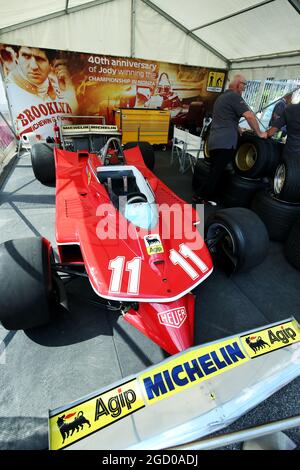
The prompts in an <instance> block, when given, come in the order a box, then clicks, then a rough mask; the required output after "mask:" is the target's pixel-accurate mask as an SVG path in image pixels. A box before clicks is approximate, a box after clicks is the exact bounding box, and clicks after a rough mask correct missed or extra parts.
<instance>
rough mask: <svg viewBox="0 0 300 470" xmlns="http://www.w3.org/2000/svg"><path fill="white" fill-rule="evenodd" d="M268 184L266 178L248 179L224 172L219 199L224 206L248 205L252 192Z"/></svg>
mask: <svg viewBox="0 0 300 470" xmlns="http://www.w3.org/2000/svg"><path fill="white" fill-rule="evenodd" d="M268 184H269V182H268V180H267V179H266V180H263V179H261V178H259V179H250V178H245V177H243V176H240V175H237V174H236V173H230V172H225V173H224V183H223V185H222V186H223V187H222V192H221V193H220V201H221V203H222V204H223V205H224V206H225V207H250V205H251V201H252V199H253V197H254V194H255V193H256V192H257V191H259V190H260V189H262V188H265V187H267V186H268Z"/></svg>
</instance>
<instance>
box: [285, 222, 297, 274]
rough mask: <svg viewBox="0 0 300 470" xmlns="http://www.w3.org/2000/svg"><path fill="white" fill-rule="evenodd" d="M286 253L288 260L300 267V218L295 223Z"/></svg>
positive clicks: (286, 244) (286, 245)
mask: <svg viewBox="0 0 300 470" xmlns="http://www.w3.org/2000/svg"><path fill="white" fill-rule="evenodd" d="M284 254H285V256H286V259H287V260H288V262H289V263H290V264H291V265H292V266H294V267H295V268H297V269H300V218H298V219H297V220H296V222H295V223H294V224H293V226H292V228H291V230H290V233H289V235H288V238H287V241H286V243H285V246H284Z"/></svg>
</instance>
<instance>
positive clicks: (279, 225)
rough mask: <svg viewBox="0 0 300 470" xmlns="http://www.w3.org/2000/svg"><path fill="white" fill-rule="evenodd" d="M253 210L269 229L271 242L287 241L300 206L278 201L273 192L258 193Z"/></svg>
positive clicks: (299, 211)
mask: <svg viewBox="0 0 300 470" xmlns="http://www.w3.org/2000/svg"><path fill="white" fill-rule="evenodd" d="M251 208H252V210H253V211H254V212H256V214H257V215H259V217H260V218H261V220H262V221H263V222H264V224H265V226H266V227H267V230H268V233H269V237H270V240H274V241H278V242H281V241H285V240H286V239H287V236H288V233H289V231H290V229H291V227H292V225H293V223H294V222H295V221H296V219H297V218H298V217H300V204H291V203H288V202H285V201H281V200H279V199H277V198H276V197H275V196H274V194H273V193H272V191H271V190H269V189H267V190H263V191H258V192H257V193H256V195H255V196H254V198H253V201H252V204H251Z"/></svg>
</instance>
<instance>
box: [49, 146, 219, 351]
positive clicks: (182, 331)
mask: <svg viewBox="0 0 300 470" xmlns="http://www.w3.org/2000/svg"><path fill="white" fill-rule="evenodd" d="M124 155H125V159H126V165H131V166H134V167H136V168H137V169H138V170H139V171H140V172H141V173H142V175H143V176H144V178H145V179H146V180H147V181H148V184H149V185H150V187H151V189H152V191H153V193H154V195H155V201H156V204H158V205H161V204H164V206H165V209H164V211H163V212H162V213H160V212H159V219H158V223H157V226H155V227H152V228H151V234H154V235H153V237H154V238H158V237H157V235H158V236H159V238H160V240H161V245H162V247H163V248H162V250H161V251H162V252H160V253H156V254H155V253H154V254H148V251H147V246H146V241H145V238H144V237H145V236H147V235H148V234H149V232H148V230H146V229H141V228H138V227H136V226H135V225H133V224H132V223H131V222H128V220H127V219H125V218H124V217H123V215H122V214H121V213H120V212H119V211H116V209H115V207H114V205H113V204H112V202H111V200H110V196H109V194H108V191H107V189H106V187H105V186H104V185H103V184H101V183H100V181H99V179H98V177H97V168H98V169H99V167H101V165H102V163H101V161H100V159H99V157H98V156H97V155H96V154H89V153H88V152H69V151H66V150H61V149H55V163H56V241H57V245H58V250H59V256H60V262H61V263H62V264H64V263H67V264H75V265H76V264H84V266H85V270H86V272H87V274H88V277H89V280H90V283H91V285H92V287H93V289H94V291H95V292H96V293H97V294H98V295H99V296H100V297H102V298H105V299H112V300H117V301H118V300H120V301H122V302H125V303H126V305H129V308H127V309H126V313H125V314H124V319H125V320H126V321H128V322H129V323H131V324H132V325H133V326H135V327H136V328H137V329H139V330H140V331H141V332H142V333H143V334H145V335H146V336H148V337H149V338H150V339H151V340H153V341H154V342H155V343H157V344H159V346H161V347H162V348H163V349H165V350H166V351H167V352H169V353H170V354H174V353H177V352H179V351H181V350H184V349H186V348H188V347H190V346H191V345H192V344H193V330H194V304H195V300H194V295H193V294H191V293H190V291H191V290H192V289H193V288H194V287H196V286H197V285H198V284H200V282H202V281H203V280H204V279H205V278H206V277H207V276H208V275H209V274H210V273H211V272H212V269H213V266H212V260H211V257H210V254H209V251H208V249H207V247H206V245H205V243H204V241H203V239H202V237H201V236H200V234H199V232H198V231H197V230H196V229H195V228H194V229H193V230H192V229H191V230H185V233H184V234H182V233H179V231H178V230H179V228H178V227H179V225H180V224H178V223H177V225H176V224H175V223H173V219H174V217H173V216H172V217H173V218H172V217H170V218H169V216H170V213H172V211H168V207H169V206H172V205H175V206H172V207H173V213H174V210H175V212H176V211H177V212H176V214H177V216H179V219H180V218H181V223H182V224H183V225H182V226H183V227H194V226H193V223H195V222H199V220H198V214H197V212H196V211H195V210H194V209H193V208H192V207H191V206H188V207H189V211H188V213H184V212H183V208H184V205H185V204H186V203H185V202H184V201H183V200H182V199H180V198H179V197H177V196H176V195H175V194H174V193H173V192H172V191H171V190H170V189H169V188H168V187H167V186H166V185H165V184H163V183H162V182H161V181H160V180H159V179H158V178H157V177H156V176H155V175H154V174H153V173H152V172H151V171H150V170H149V169H148V168H147V167H146V166H145V164H144V161H143V157H142V155H141V153H140V150H139V148H138V147H135V148H132V149H129V150H126V151H124ZM106 168H109V167H106ZM124 168H126V167H125V166H124ZM185 207H187V205H186V206H185ZM103 208H105V210H103ZM174 208H175V209H174ZM116 213H117V215H118V217H117V222H116V233H113V234H112V235H113V236H111V234H110V235H109V236H108V237H106V238H105V237H103V236H102V235H103V233H104V232H103V230H105V227H106V225H105V222H107V221H109V220H111V219H113V218H116ZM183 214H184V215H183ZM179 219H177V222H178V220H179ZM125 226H126V227H127V228H128V230H130V234H131V236H130V238H129V237H124V236H123V235H122V236H120V233H121V232H122V230H123V228H124V227H125ZM122 233H123V232H122Z"/></svg>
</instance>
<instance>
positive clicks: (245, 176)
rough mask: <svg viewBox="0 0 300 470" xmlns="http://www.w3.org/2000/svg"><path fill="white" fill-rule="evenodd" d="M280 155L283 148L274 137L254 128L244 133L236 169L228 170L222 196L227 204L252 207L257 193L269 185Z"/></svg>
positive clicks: (228, 205)
mask: <svg viewBox="0 0 300 470" xmlns="http://www.w3.org/2000/svg"><path fill="white" fill-rule="evenodd" d="M279 158H280V148H279V146H278V144H277V143H276V142H274V141H272V140H266V139H261V138H259V137H257V136H256V135H254V134H252V133H250V132H244V133H243V135H242V136H241V137H240V139H239V142H238V146H237V151H236V154H235V158H234V162H233V170H234V171H233V172H231V174H229V173H227V174H225V175H224V176H225V178H224V183H223V188H222V194H221V196H222V197H221V199H222V202H223V203H224V205H225V206H226V207H234V206H241V207H250V206H251V202H252V200H253V198H254V196H255V194H256V193H257V192H258V191H260V190H264V189H266V188H267V187H268V186H269V178H271V177H272V176H273V175H274V172H275V169H276V167H277V165H278V162H279Z"/></svg>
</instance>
